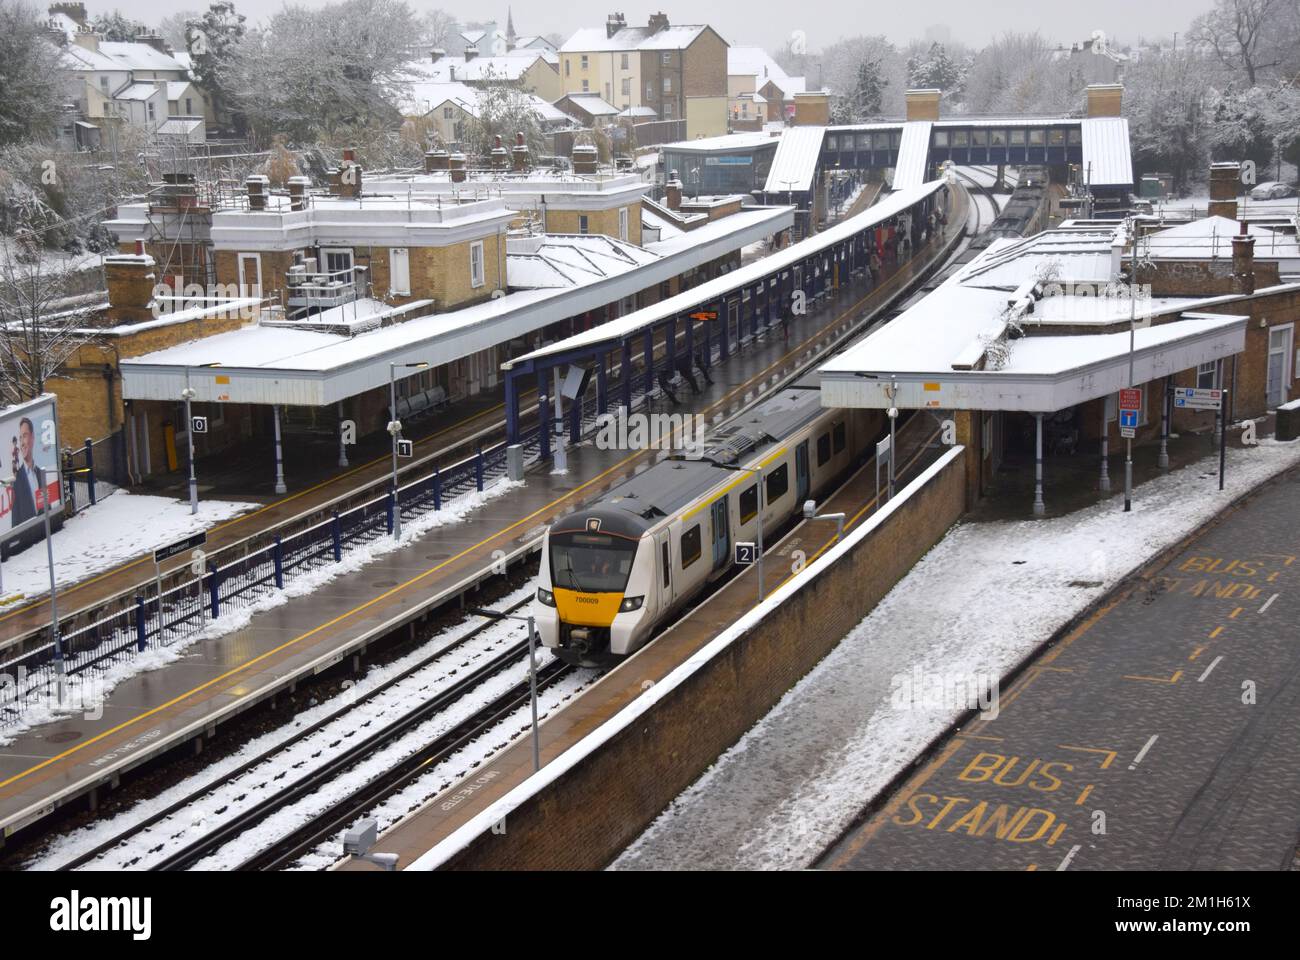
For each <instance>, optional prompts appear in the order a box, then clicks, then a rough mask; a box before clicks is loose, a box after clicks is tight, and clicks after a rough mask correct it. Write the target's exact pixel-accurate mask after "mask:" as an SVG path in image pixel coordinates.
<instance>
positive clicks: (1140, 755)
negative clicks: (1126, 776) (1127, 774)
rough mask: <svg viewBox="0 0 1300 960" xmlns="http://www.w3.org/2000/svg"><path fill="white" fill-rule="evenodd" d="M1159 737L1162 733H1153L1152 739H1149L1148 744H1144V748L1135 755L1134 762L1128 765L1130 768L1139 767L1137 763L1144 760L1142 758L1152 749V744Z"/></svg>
mask: <svg viewBox="0 0 1300 960" xmlns="http://www.w3.org/2000/svg"><path fill="white" fill-rule="evenodd" d="M1159 737H1160V734H1158V733H1153V734H1151V739H1150V740H1148V741H1147V742H1146V745H1145V746H1143V747H1142V749H1141V750H1139V751H1138V755H1137V756H1136V757H1134V758H1133V762H1132V763H1130V764H1129V765H1128V768H1129V769H1130V770H1136V769H1137V765H1138V764H1139V763H1141V762H1142V758H1143V757H1145V756H1146V755H1147V751H1148V750H1150V749H1151V747H1152V745H1153V744H1154V743H1155V742H1156V740H1157V739H1159Z"/></svg>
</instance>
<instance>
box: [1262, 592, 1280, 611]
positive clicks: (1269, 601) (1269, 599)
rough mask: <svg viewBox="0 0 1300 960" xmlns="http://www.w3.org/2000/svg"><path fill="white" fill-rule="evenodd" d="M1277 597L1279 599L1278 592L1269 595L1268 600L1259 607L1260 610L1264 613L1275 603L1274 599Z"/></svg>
mask: <svg viewBox="0 0 1300 960" xmlns="http://www.w3.org/2000/svg"><path fill="white" fill-rule="evenodd" d="M1276 599H1277V594H1276V593H1275V594H1273V596H1271V597H1269V598H1268V599H1267V600H1265V601H1264V605H1263V606H1262V607H1260V608H1259V612H1260V613H1263V612H1264V611H1265V610H1267V609H1268V608H1269V607H1271V606H1272V605H1273V601H1274V600H1276Z"/></svg>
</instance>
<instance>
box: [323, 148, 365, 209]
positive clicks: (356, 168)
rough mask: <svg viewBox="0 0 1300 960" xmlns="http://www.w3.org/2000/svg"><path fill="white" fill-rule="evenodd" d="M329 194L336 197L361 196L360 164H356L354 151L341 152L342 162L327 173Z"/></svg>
mask: <svg viewBox="0 0 1300 960" xmlns="http://www.w3.org/2000/svg"><path fill="white" fill-rule="evenodd" d="M328 177H329V185H330V193H331V194H333V195H334V196H336V197H353V198H356V197H360V196H361V164H359V163H357V160H356V151H355V150H352V149H350V148H349V149H347V150H344V151H343V162H342V163H340V164H339V165H338V167H336V168H334V169H332V170H330V171H329V174H328Z"/></svg>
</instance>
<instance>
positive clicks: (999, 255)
mask: <svg viewBox="0 0 1300 960" xmlns="http://www.w3.org/2000/svg"><path fill="white" fill-rule="evenodd" d="M1038 239H1039V238H1030V239H1029V240H1026V241H1007V240H1003V241H995V242H994V243H993V244H992V245H990V247H989V248H988V250H986V251H985V252H984V253H983V254H981V256H980V257H978V258H977V259H976V260H974V261H973V262H971V263H970V264H967V265H966V266H965V267H963V268H962V269H961V270H960V271H958V272H957V273H956V274H954V275H953V276H952V277H950V278H949V279H948V280H947V281H945V282H944V283H943V284H941V285H940V286H939V288H938V289H937V290H935V291H934V292H933V293H931V294H929V295H928V296H926V297H925V298H924V299H922V300H921V301H920V302H918V303H916V304H915V305H913V306H912V307H910V308H909V309H907V310H905V311H904V312H903V313H902V314H900V315H899V316H898V317H896V318H894V319H893V320H891V321H889V322H888V323H886V324H885V325H884V326H882V327H880V328H878V329H877V330H875V331H873V332H872V333H871V334H869V335H868V336H867V337H865V338H863V339H862V340H860V341H859V342H858V343H857V344H855V345H854V346H852V347H850V348H849V349H848V350H846V351H844V352H843V353H842V354H840V355H838V356H836V357H833V358H832V359H830V360H829V361H827V362H826V363H825V364H823V365H822V367H821V368H820V372H821V376H822V403H823V405H825V406H848V407H888V406H889V405H890V401H889V397H888V396H887V393H886V391H885V389H884V388H885V387H887V386H888V385H889V383H890V382H891V380H894V381H896V382H897V384H898V389H899V398H898V402H897V405H898V406H900V407H906V408H921V407H938V408H944V409H981V410H1028V411H1035V412H1043V413H1046V412H1050V411H1054V410H1060V409H1064V408H1065V407H1069V406H1072V405H1074V404H1077V403H1080V402H1083V401H1085V400H1090V399H1095V398H1097V397H1101V396H1105V395H1107V394H1109V393H1112V392H1114V391H1115V390H1117V389H1119V388H1120V387H1122V386H1128V385H1129V384H1128V380H1127V376H1128V366H1127V364H1128V351H1129V334H1128V331H1127V329H1126V327H1127V321H1128V318H1129V315H1130V311H1132V310H1133V309H1134V303H1133V302H1132V301H1130V299H1129V298H1128V296H1127V293H1126V291H1123V290H1119V291H1117V294H1118V295H1115V296H1105V295H1098V293H1097V291H1096V289H1095V288H1094V289H1089V290H1080V291H1077V292H1076V291H1073V290H1071V289H1070V288H1069V287H1068V285H1067V283H1068V280H1069V279H1070V278H1069V277H1068V276H1064V275H1056V274H1055V273H1054V272H1045V271H1044V267H1046V266H1049V265H1058V266H1059V264H1060V262H1061V261H1062V260H1066V261H1067V262H1068V260H1069V258H1071V257H1079V258H1081V260H1080V263H1082V265H1083V266H1082V269H1081V271H1079V272H1082V273H1084V274H1088V273H1091V275H1092V276H1093V277H1095V282H1096V283H1097V284H1103V283H1109V281H1110V279H1111V277H1110V271H1109V269H1107V270H1106V271H1105V272H1104V273H1103V271H1102V270H1101V263H1102V262H1103V261H1105V262H1106V263H1107V266H1108V267H1109V250H1110V244H1111V239H1112V238H1111V237H1108V236H1107V235H1106V234H1105V233H1104V232H1100V231H1099V232H1097V233H1095V234H1091V235H1085V236H1082V237H1080V236H1079V235H1078V234H1071V235H1069V236H1067V237H1061V236H1056V237H1053V238H1052V240H1053V242H1051V243H1046V244H1045V243H1041V242H1040V243H1037V244H1035V243H1034V242H1033V241H1035V240H1038ZM1071 251H1073V252H1071ZM1076 266H1077V265H1076ZM1083 279H1086V277H1085V278H1081V279H1079V280H1076V281H1075V282H1083ZM1036 281H1046V282H1047V288H1045V289H1044V295H1042V296H1041V297H1036V296H1035V295H1034V294H1032V293H1031V292H1029V290H1030V288H1031V287H1032V286H1033V284H1034V283H1035V282H1036ZM1054 282H1059V283H1060V284H1061V287H1058V288H1055V290H1052V289H1051V284H1052V283H1054ZM1085 294H1086V295H1085ZM1245 299H1247V298H1245V297H1240V296H1235V295H1229V296H1216V297H1201V298H1191V297H1180V298H1175V297H1165V298H1143V299H1139V300H1138V301H1137V302H1136V313H1137V316H1138V318H1139V323H1138V327H1139V328H1138V329H1137V331H1136V334H1135V337H1134V344H1135V347H1134V355H1135V370H1136V375H1137V378H1138V382H1145V381H1146V380H1150V379H1152V378H1154V377H1156V376H1163V375H1165V374H1167V373H1169V372H1171V371H1178V370H1185V369H1188V368H1189V367H1192V366H1195V365H1196V364H1198V363H1204V362H1208V361H1210V360H1215V359H1219V358H1221V357H1224V356H1229V355H1231V354H1233V353H1237V352H1239V351H1240V350H1241V349H1242V348H1243V346H1244V337H1245V325H1246V320H1245V318H1244V317H1243V316H1233V315H1230V314H1204V313H1201V314H1198V313H1197V312H1196V311H1199V310H1204V309H1206V308H1208V307H1210V306H1218V305H1222V304H1226V303H1233V302H1236V301H1240V300H1245ZM1247 312H1248V310H1247V308H1245V307H1243V308H1242V313H1243V314H1245V313H1247ZM1009 322H1014V323H1016V324H1018V325H1019V327H1020V329H1021V331H1022V332H1023V335H1021V336H1019V337H1018V338H1012V339H1008V338H1007V328H1008V323H1009ZM1054 327H1055V328H1068V329H1059V330H1058V332H1053V328H1054ZM1089 327H1093V328H1096V332H1091V333H1090V332H1080V329H1081V328H1083V329H1084V330H1085V331H1086V329H1087V328H1089ZM1117 327H1118V328H1120V329H1116V328H1117Z"/></svg>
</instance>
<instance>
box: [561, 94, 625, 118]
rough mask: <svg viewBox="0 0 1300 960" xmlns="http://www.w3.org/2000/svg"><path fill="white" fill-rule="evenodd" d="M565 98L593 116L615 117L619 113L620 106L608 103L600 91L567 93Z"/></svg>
mask: <svg viewBox="0 0 1300 960" xmlns="http://www.w3.org/2000/svg"><path fill="white" fill-rule="evenodd" d="M564 99H566V100H568V101H569V102H570V103H572V104H573V105H574V106H576V107H580V108H581V109H582V110H585V111H586V112H587V113H589V114H591V116H593V117H614V116H618V113H619V109H618V107H616V106H614V105H613V104H612V103H607V102H606V101H605V100H604V98H602V97H601V95H600V94H598V93H566V94H565V95H564Z"/></svg>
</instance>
